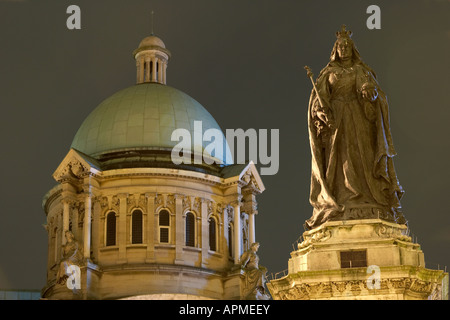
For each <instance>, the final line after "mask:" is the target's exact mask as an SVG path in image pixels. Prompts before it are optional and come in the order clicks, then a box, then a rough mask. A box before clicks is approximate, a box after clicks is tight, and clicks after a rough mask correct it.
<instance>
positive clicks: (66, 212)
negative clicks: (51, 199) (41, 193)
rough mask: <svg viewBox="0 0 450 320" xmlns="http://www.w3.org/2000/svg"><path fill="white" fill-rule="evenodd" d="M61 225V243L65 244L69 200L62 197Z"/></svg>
mask: <svg viewBox="0 0 450 320" xmlns="http://www.w3.org/2000/svg"><path fill="white" fill-rule="evenodd" d="M62 203H63V227H62V244H66V241H67V239H66V231H68V230H69V215H70V201H69V200H68V199H63V200H62Z"/></svg>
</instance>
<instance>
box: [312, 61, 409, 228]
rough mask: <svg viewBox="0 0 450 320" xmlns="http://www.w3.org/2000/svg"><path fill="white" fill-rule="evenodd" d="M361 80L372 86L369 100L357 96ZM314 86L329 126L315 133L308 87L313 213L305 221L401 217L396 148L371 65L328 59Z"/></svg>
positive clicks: (398, 218)
mask: <svg viewBox="0 0 450 320" xmlns="http://www.w3.org/2000/svg"><path fill="white" fill-rule="evenodd" d="M363 85H366V86H372V87H375V88H376V89H377V91H378V97H377V99H376V100H375V101H374V102H369V101H368V100H366V99H364V98H363V97H362V95H361V89H362V87H363ZM316 88H317V90H318V92H319V95H320V98H321V100H322V102H323V105H324V107H325V110H327V109H328V110H327V112H328V114H331V116H332V118H333V119H334V127H335V129H330V128H327V127H325V128H324V129H323V130H320V133H318V130H317V127H316V125H315V124H316V123H317V121H318V118H317V114H316V112H315V111H316V106H317V105H318V101H317V100H318V99H317V95H316V93H315V91H314V90H313V92H312V94H311V97H310V102H309V108H308V128H309V135H310V144H311V154H312V168H311V169H312V170H311V171H312V175H311V193H310V202H311V204H312V206H313V215H312V217H311V218H310V219H309V220H307V221H306V227H307V228H309V229H310V228H314V227H316V226H318V225H320V224H322V223H323V222H325V221H327V220H347V219H364V218H374V217H378V218H384V219H387V220H392V221H395V222H398V223H405V221H404V219H403V215H402V214H401V205H400V198H401V197H402V194H403V190H402V187H401V186H400V184H399V182H398V179H397V175H396V173H395V170H394V165H393V160H392V158H393V157H394V155H395V154H396V153H395V150H394V146H393V143H392V137H391V132H390V128H389V112H388V103H387V100H386V96H385V94H384V93H383V92H382V90H381V89H380V88H379V86H378V83H377V81H376V79H375V76H374V74H373V72H372V70H371V69H370V68H369V67H367V66H366V65H365V64H364V63H362V62H360V61H357V62H355V63H354V64H353V66H352V67H351V68H344V67H342V66H341V65H340V63H339V62H338V61H332V62H330V63H329V64H328V65H327V66H326V67H325V68H324V69H323V70H322V71H321V73H320V75H319V77H318V78H317V81H316Z"/></svg>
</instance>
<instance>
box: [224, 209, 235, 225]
mask: <svg viewBox="0 0 450 320" xmlns="http://www.w3.org/2000/svg"><path fill="white" fill-rule="evenodd" d="M226 214H227V215H228V221H229V222H233V221H234V209H233V207H232V206H227V208H226Z"/></svg>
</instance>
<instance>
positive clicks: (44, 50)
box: [0, 0, 450, 289]
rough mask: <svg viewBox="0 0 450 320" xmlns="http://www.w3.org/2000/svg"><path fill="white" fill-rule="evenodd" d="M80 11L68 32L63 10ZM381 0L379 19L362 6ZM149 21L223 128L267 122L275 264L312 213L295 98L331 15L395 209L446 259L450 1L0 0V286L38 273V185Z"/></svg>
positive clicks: (276, 267)
mask: <svg viewBox="0 0 450 320" xmlns="http://www.w3.org/2000/svg"><path fill="white" fill-rule="evenodd" d="M70 4H78V5H79V6H80V7H81V19H82V20H81V26H82V29H81V30H76V31H70V30H68V29H67V28H66V19H67V17H68V15H67V14H66V8H67V6H68V5H70ZM371 4H377V5H378V6H379V7H380V8H381V30H369V29H367V27H366V19H367V18H368V17H369V15H368V14H366V8H367V7H368V6H369V5H371ZM152 10H154V11H155V19H154V31H155V34H156V35H158V36H159V37H161V38H162V39H163V41H164V42H165V44H166V47H167V48H168V49H169V50H170V51H171V52H172V59H171V60H170V62H169V67H168V70H167V71H168V77H167V79H168V84H169V85H170V86H172V87H175V88H178V89H180V90H182V91H184V92H186V93H187V94H189V95H190V96H192V97H193V98H195V99H196V100H197V101H199V102H200V103H201V104H202V105H203V106H204V107H205V108H206V109H207V110H208V111H209V112H210V113H211V114H212V115H213V116H214V117H215V119H216V120H217V122H218V123H219V125H220V126H221V127H222V129H226V128H230V129H237V128H243V129H248V128H255V129H280V170H279V172H278V174H276V175H274V176H262V178H263V181H264V184H265V186H266V191H265V192H264V193H263V194H262V195H261V196H259V199H258V201H259V208H258V209H259V214H258V216H257V217H256V238H257V241H259V242H260V243H261V248H260V251H259V253H260V258H261V261H260V262H261V264H263V265H265V266H266V267H268V269H269V272H278V271H281V270H283V269H286V268H287V261H288V259H289V257H290V256H289V254H290V252H291V251H292V243H294V242H295V240H296V239H297V238H298V237H299V235H300V234H301V233H302V232H303V227H302V225H303V223H304V221H305V220H306V219H307V218H309V217H310V215H311V212H312V210H311V206H310V204H309V202H308V197H309V184H310V161H311V160H310V150H309V142H308V132H307V124H306V110H307V104H308V99H309V94H310V92H311V83H310V81H309V79H308V78H307V77H306V73H305V71H304V70H303V66H304V65H309V66H310V67H311V68H312V70H313V72H314V73H315V75H317V74H318V72H319V71H320V69H321V68H323V67H324V66H325V65H326V63H327V62H328V61H329V54H330V52H331V48H332V46H333V43H334V41H335V32H336V31H337V30H338V29H339V28H340V26H341V24H346V25H348V26H349V29H351V30H352V31H353V39H354V40H355V43H356V46H357V47H358V49H359V51H360V53H361V55H362V58H363V60H364V61H365V62H366V63H367V64H368V65H369V66H371V67H372V68H373V69H374V70H375V71H376V73H377V76H378V80H379V82H380V85H381V87H382V88H383V90H384V91H385V92H386V94H387V95H388V99H389V105H390V115H391V130H392V134H393V139H394V145H395V148H396V150H397V153H398V155H397V157H396V158H395V159H394V163H395V166H396V170H397V174H398V177H399V180H400V183H401V184H402V186H403V188H404V189H405V190H406V194H405V196H404V198H403V199H402V205H403V208H404V214H405V216H406V218H407V220H408V221H409V226H410V229H411V232H412V233H413V234H414V237H417V238H418V242H419V243H420V244H421V247H422V249H423V251H424V253H425V261H426V262H427V267H430V268H436V267H437V264H440V266H441V268H442V267H443V266H444V265H448V266H450V254H449V252H450V210H449V207H448V206H447V199H449V195H448V191H447V189H448V182H449V181H450V171H449V168H448V164H449V163H450V142H449V139H448V138H449V137H450V125H449V119H450V103H449V101H450V95H449V84H450V81H449V80H450V79H449V71H450V68H449V62H448V57H449V56H450V50H449V48H450V46H449V43H450V20H449V19H448V18H449V16H450V15H449V14H450V2H449V1H447V0H442V1H439V0H434V1H432V0H428V1H425V0H423V1H401V0H398V1H364V0H363V1H360V0H358V1H356V0H355V1H350V0H347V1H293V0H291V1H288V0H276V1H275V0H266V1H263V0H238V1H230V0H227V1H225V0H220V1H219V0H217V1H210V0H203V1H198V0H195V1H194V0H189V1H186V0H179V1H178V0H177V1H175V0H171V1H167V0H166V1H162V0H161V1H116V0H114V1H111V0H108V1H104V0H102V1H99V0H97V1H70V2H69V1H65V0H64V1H63V0H59V1H43V0H41V1H26V0H23V1H18V0H17V1H14V0H9V1H5V0H0V40H1V50H0V75H1V76H0V107H1V112H2V114H1V117H0V122H1V123H0V130H1V131H0V133H1V134H0V139H1V142H0V143H1V178H2V182H1V184H0V188H1V189H0V197H1V208H2V211H1V218H0V289H41V288H42V287H43V286H44V284H45V281H46V255H47V235H46V231H45V230H44V228H43V227H42V225H43V224H44V223H45V214H44V211H43V210H42V208H41V201H42V198H43V196H44V194H45V193H46V192H47V191H48V190H49V189H50V188H51V187H53V186H54V184H55V181H54V180H53V179H52V177H51V175H52V173H53V172H54V170H55V169H56V167H57V166H58V164H59V163H60V161H61V160H62V159H63V158H64V156H65V155H66V153H67V152H68V151H69V147H70V144H71V142H72V139H73V137H74V135H75V133H76V131H77V129H78V128H79V126H80V125H81V123H82V121H83V120H84V119H85V118H86V117H87V115H88V114H89V113H90V112H91V111H92V110H93V109H94V108H95V107H96V106H97V105H98V104H99V103H100V102H101V101H102V100H104V99H105V98H107V97H109V96H110V95H112V94H113V93H114V92H116V91H118V90H120V89H122V88H125V87H128V86H130V85H133V84H134V82H135V65H134V60H133V58H132V55H131V53H132V51H133V50H134V49H135V48H136V47H137V46H138V44H139V42H140V40H141V39H143V38H144V37H145V36H148V35H149V34H150V12H151V11H152Z"/></svg>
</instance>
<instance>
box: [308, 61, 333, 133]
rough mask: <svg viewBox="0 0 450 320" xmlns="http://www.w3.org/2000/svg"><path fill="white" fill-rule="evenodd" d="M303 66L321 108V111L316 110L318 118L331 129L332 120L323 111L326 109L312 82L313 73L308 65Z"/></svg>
mask: <svg viewBox="0 0 450 320" xmlns="http://www.w3.org/2000/svg"><path fill="white" fill-rule="evenodd" d="M304 68H305V70H306V75H307V76H308V78H309V79H310V80H311V83H312V85H313V88H314V91H315V92H316V96H317V99H318V100H319V104H320V108H321V109H322V112H318V116H319V119H321V120H322V121H323V122H325V124H326V125H327V126H328V127H329V128H330V129H332V128H333V122H332V120H331V119H329V118H328V115H327V114H326V113H325V110H326V109H325V108H324V106H323V103H322V99H321V98H320V95H319V92H318V91H317V88H316V84H315V83H314V80H313V76H314V75H313V73H312V71H311V68H310V67H308V66H305V67H304ZM320 114H323V116H325V119H322V118H321V117H320Z"/></svg>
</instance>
